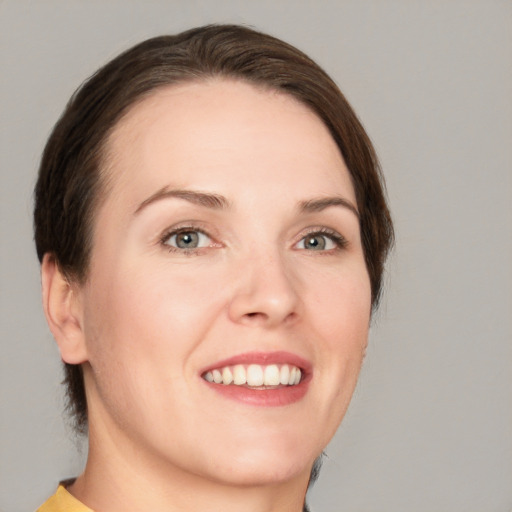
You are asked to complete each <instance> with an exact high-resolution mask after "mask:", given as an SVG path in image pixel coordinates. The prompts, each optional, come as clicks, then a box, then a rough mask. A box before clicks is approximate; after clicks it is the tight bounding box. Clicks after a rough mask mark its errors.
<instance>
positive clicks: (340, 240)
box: [159, 225, 348, 256]
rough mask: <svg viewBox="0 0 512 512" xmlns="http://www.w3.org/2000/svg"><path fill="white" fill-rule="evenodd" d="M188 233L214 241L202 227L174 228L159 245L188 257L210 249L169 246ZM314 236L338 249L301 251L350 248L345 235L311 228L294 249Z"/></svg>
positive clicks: (331, 250) (326, 251) (296, 243)
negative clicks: (173, 238)
mask: <svg viewBox="0 0 512 512" xmlns="http://www.w3.org/2000/svg"><path fill="white" fill-rule="evenodd" d="M188 232H192V233H199V234H201V235H204V236H206V237H207V238H209V239H210V240H213V239H212V237H211V236H210V235H209V234H208V233H207V232H206V231H204V230H203V229H201V228H200V227H198V226H194V225H189V226H182V227H179V228H172V229H170V230H168V231H166V232H165V233H164V234H163V235H162V236H161V237H160V239H159V243H160V245H162V246H164V247H165V249H166V250H167V251H168V252H171V253H179V254H184V255H186V256H194V255H197V254H200V252H201V251H202V250H203V249H208V246H207V247H194V248H191V249H185V248H179V247H173V246H172V245H169V243H168V242H169V240H170V239H171V238H172V237H173V236H178V235H179V234H181V233H188ZM313 236H322V237H325V238H327V239H329V240H331V241H332V242H333V243H334V245H335V246H336V247H335V248H334V249H325V250H320V251H314V250H310V251H307V249H305V248H304V249H300V250H304V251H307V252H318V253H320V254H326V253H327V254H329V253H332V252H333V251H339V250H342V249H345V248H346V247H347V246H348V241H347V239H346V238H345V237H344V236H343V235H341V234H340V233H338V232H337V231H335V230H333V229H330V228H325V227H323V228H311V229H310V230H309V231H307V232H306V233H304V234H302V236H301V238H300V239H299V241H298V242H295V243H294V247H295V246H297V245H298V244H299V243H300V242H302V241H303V240H304V239H306V238H307V237H313ZM212 245H213V246H220V244H215V242H213V243H212V244H211V245H210V247H211V246H212Z"/></svg>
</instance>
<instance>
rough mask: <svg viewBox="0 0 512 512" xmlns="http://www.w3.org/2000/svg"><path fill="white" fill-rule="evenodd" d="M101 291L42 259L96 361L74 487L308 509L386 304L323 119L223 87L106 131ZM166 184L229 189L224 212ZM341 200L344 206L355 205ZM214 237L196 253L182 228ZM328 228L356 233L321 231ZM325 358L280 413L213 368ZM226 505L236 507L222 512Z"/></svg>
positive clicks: (113, 494)
mask: <svg viewBox="0 0 512 512" xmlns="http://www.w3.org/2000/svg"><path fill="white" fill-rule="evenodd" d="M108 150H109V158H108V162H109V165H108V173H109V183H110V187H109V190H108V195H107V197H106V199H105V201H104V202H103V203H102V205H101V207H100V209H99V211H98V212H97V217H96V224H95V229H94V237H93V249H92V259H91V266H90V269H89V275H88V279H87V281H86V283H85V284H84V285H83V286H78V285H76V284H73V283H69V282H68V281H66V280H65V279H64V277H63V276H62V275H61V274H60V272H59V270H58V267H57V266H56V265H55V262H54V261H53V259H52V258H51V256H49V255H48V256H47V257H45V260H44V263H43V268H42V274H43V276H42V277H43V296H44V304H45V311H46V314H47V317H48V321H49V324H50V327H51V329H52V332H53V334H54V336H55V338H56V340H57V342H58V344H59V347H60V351H61V355H62V358H63V360H64V361H67V362H70V363H74V364H77V363H83V368H84V374H85V384H86V390H87V399H88V404H89V426H90V451H89V459H88V463H87V466H86V469H85V472H84V474H83V475H81V476H80V477H79V478H78V479H77V481H76V482H75V484H74V485H73V486H72V487H71V488H70V492H72V493H73V494H74V495H75V496H76V497H77V498H79V499H80V500H81V501H83V502H84V503H85V504H86V505H88V506H89V507H91V508H93V509H94V510H98V511H106V512H113V511H121V510H123V511H125V510H131V511H135V512H136V511H142V510H154V511H160V510H162V511H163V510H166V511H175V510H176V511H177V510H180V511H196V510H219V509H220V508H222V510H226V511H231V510H233V511H234V510H240V509H241V507H242V509H243V510H245V511H254V512H257V511H258V512H263V511H266V512H270V511H274V510H276V511H277V510H279V511H289V512H298V511H299V510H301V509H302V504H303V500H304V494H305V491H306V488H307V483H308V478H309V472H310V469H311V467H312V464H313V461H314V459H315V458H316V457H317V456H318V455H319V454H320V453H321V451H322V450H323V448H324V447H325V446H326V445H327V443H328V442H329V440H330V439H331V437H332V436H333V434H334V432H335V430H336V428H337V427H338V425H339V423H340V421H341V419H342V417H343V415H344V414H345V411H346V408H347V406H348V404H349V401H350V398H351V396H352V392H353V390H354V387H355V384H356V381H357V377H358V374H359V370H360V367H361V362H362V359H363V355H364V351H365V348H366V344H367V336H368V326H369V318H370V307H371V292H370V283H369V278H368V274H367V270H366V267H365V262H364V257H363V250H362V246H361V240H360V232H359V223H358V218H357V215H356V214H355V213H354V211H352V210H351V209H350V208H349V207H347V206H344V205H343V204H334V205H331V206H327V207H324V208H322V209H320V210H321V211H303V210H301V209H300V205H301V204H302V205H303V203H304V202H307V201H311V200H318V199H325V198H327V197H338V198H342V200H343V201H345V202H346V203H350V204H352V205H355V204H356V201H355V194H354V189H353V186H352V183H351V180H350V176H349V173H348V171H347V168H346V166H345V164H344V162H343V159H342V157H341V155H340V152H339V150H338V148H337V146H336V144H335V143H334V141H333V139H332V137H331V136H330V134H329V132H328V130H327V128H326V127H325V126H324V124H323V123H322V122H321V120H320V119H319V118H318V117H317V116H316V115H315V114H314V113H312V112H311V111H310V110H309V109H308V108H307V107H306V106H304V105H303V104H301V103H299V102H297V101H296V100H294V99H293V98H291V97H289V96H286V95H283V94H279V93H275V92H269V91H266V90H261V89H258V88H256V87H254V86H253V85H248V84H246V83H241V82H235V81H227V80H220V79H216V80H211V81H209V82H201V83H192V84H186V85H180V86H173V87H169V88H166V89H162V90H159V91H157V92H155V93H153V95H152V96H150V97H149V98H146V99H145V100H143V101H142V102H141V103H139V104H137V105H136V106H135V107H133V108H132V109H131V111H130V112H129V113H128V114H127V116H125V117H124V118H123V119H122V121H120V123H119V124H118V126H117V127H116V129H115V131H114V133H113V134H112V137H111V138H110V140H109V143H108ZM163 190H166V191H169V190H182V191H183V190H184V191H191V190H194V191H199V192H201V193H206V194H216V195H222V196H223V197H224V198H225V202H226V205H225V207H223V208H212V207H210V206H211V205H205V204H198V202H197V201H195V200H190V199H188V198H183V197H172V196H169V195H168V196H165V197H159V198H158V199H157V198H155V194H158V193H159V192H160V193H161V192H162V191H163ZM343 201H342V202H343ZM176 227H181V228H183V227H186V228H187V229H189V230H193V229H200V230H201V231H202V232H204V233H205V234H204V235H201V237H200V244H201V246H200V247H199V248H198V249H197V250H192V251H191V250H185V249H179V248H177V247H173V246H172V244H173V242H174V240H175V239H173V238H171V239H168V237H167V238H166V235H167V234H168V232H169V230H172V229H173V228H176ZM325 228H327V229H329V230H331V231H333V232H335V233H339V234H340V235H342V236H343V237H344V239H345V243H344V245H343V246H342V247H341V246H340V247H338V246H337V245H336V243H335V242H334V241H333V238H332V237H331V235H325V234H320V235H316V237H315V242H319V243H320V244H322V243H325V244H326V246H325V248H324V249H323V250H313V249H309V248H306V245H305V242H304V240H305V237H307V235H308V234H310V233H311V232H317V231H318V230H319V229H325ZM278 350H279V351H287V352H291V353H293V354H296V355H298V356H300V357H302V358H304V359H305V360H307V361H308V362H309V363H311V365H312V374H311V379H310V382H309V385H308V390H307V393H306V395H305V396H304V397H303V398H302V399H301V400H299V401H297V402H295V403H292V404H288V405H285V406H278V407H265V406H255V405H251V404H246V403H243V402H241V401H237V400H232V399H228V398H226V397H224V396H222V395H221V394H219V393H217V392H215V391H214V390H212V389H211V387H209V386H208V385H206V383H205V381H204V379H202V378H201V371H202V370H204V368H206V367H208V366H209V365H212V364H214V363H216V362H217V361H220V360H223V359H226V358H229V357H232V356H235V355H237V354H241V353H247V352H273V351H278ZM220 505H222V507H220Z"/></svg>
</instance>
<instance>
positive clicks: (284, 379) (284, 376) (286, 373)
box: [279, 364, 290, 386]
mask: <svg viewBox="0 0 512 512" xmlns="http://www.w3.org/2000/svg"><path fill="white" fill-rule="evenodd" d="M279 380H280V382H281V384H282V385H283V386H288V382H290V367H289V366H288V365H287V364H285V365H283V366H282V367H281V372H280V374H279Z"/></svg>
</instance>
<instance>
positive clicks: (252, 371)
mask: <svg viewBox="0 0 512 512" xmlns="http://www.w3.org/2000/svg"><path fill="white" fill-rule="evenodd" d="M247 384H248V385H249V386H263V368H262V367H261V366H260V365H259V364H251V365H249V368H247Z"/></svg>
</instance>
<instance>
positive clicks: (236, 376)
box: [203, 364, 302, 388]
mask: <svg viewBox="0 0 512 512" xmlns="http://www.w3.org/2000/svg"><path fill="white" fill-rule="evenodd" d="M301 377H302V372H301V371H300V368H297V367H296V366H293V365H288V364H283V365H277V364H270V365H263V366H262V365H259V364H250V365H248V366H247V367H246V366H244V365H242V364H237V365H235V366H225V367H224V368H218V369H215V370H211V371H209V372H206V373H205V374H204V375H203V378H204V379H205V380H206V381H208V382H213V383H215V384H224V385H225V386H228V385H230V384H234V385H236V386H245V385H247V386H248V387H254V388H261V387H263V386H265V387H266V386H269V387H274V386H279V385H281V386H295V385H297V384H299V382H300V380H301Z"/></svg>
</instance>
